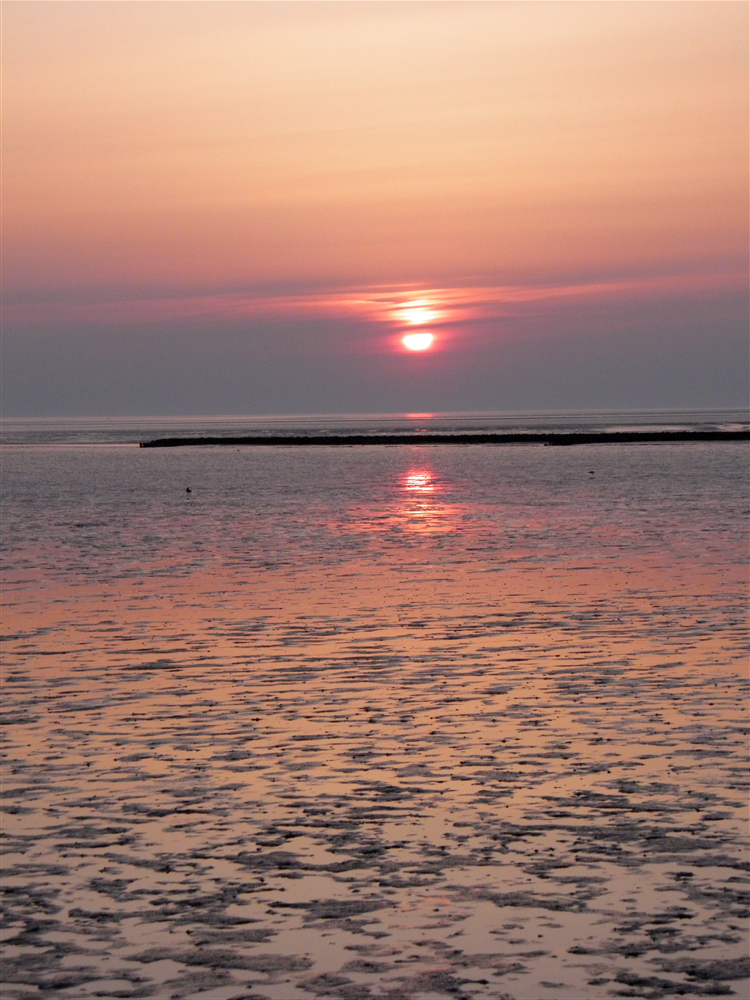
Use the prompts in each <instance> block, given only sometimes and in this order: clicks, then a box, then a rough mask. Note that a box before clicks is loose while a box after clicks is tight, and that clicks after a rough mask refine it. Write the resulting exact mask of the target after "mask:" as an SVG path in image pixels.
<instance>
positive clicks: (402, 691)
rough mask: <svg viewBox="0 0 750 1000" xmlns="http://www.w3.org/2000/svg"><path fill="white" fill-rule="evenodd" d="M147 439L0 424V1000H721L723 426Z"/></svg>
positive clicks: (738, 752) (725, 652) (131, 430)
mask: <svg viewBox="0 0 750 1000" xmlns="http://www.w3.org/2000/svg"><path fill="white" fill-rule="evenodd" d="M460 419H461V421H464V423H460V426H466V421H470V420H474V421H477V420H478V419H479V418H478V417H477V416H476V415H474V416H469V417H466V416H464V417H461V418H460ZM481 419H489V418H484V417H482V418H481ZM493 419H494V420H495V426H497V420H498V419H501V418H498V417H494V418H493ZM502 419H505V418H502ZM534 419H537V418H534ZM539 419H544V418H539ZM549 419H552V418H549ZM570 419H571V420H587V421H589V423H588V424H587V426H590V422H591V420H592V419H595V418H592V417H591V416H585V417H580V416H577V417H574V418H573V417H572V418H570ZM596 419H598V420H599V421H600V423H602V422H603V423H605V424H606V425H607V426H611V425H613V424H622V425H627V423H628V420H632V419H633V418H632V416H631V417H627V418H625V417H620V416H616V417H614V416H612V415H610V416H609V417H607V418H606V420H604V418H601V417H599V418H596ZM737 419H738V418H737V417H736V415H735V416H731V415H709V416H705V417H701V418H700V422H711V421H714V422H716V423H722V422H730V423H731V422H732V421H735V420H737ZM656 420H657V417H655V416H654V415H651V416H648V417H643V419H641V418H639V421H640V422H641V423H643V422H647V423H648V422H649V421H656ZM670 420H674V421H677V422H681V418H677V417H674V416H672V417H670V416H664V415H661V416H659V417H658V421H657V422H659V423H661V424H664V423H669V421H670ZM450 421H453V423H452V424H451V426H453V425H456V424H457V421H458V418H456V417H455V416H454V417H451V418H444V422H445V423H450ZM176 423H180V422H174V421H173V422H166V421H162V422H159V425H158V427H156V428H155V425H154V423H141V424H137V423H135V422H123V423H122V424H118V426H117V427H116V428H114V429H113V428H112V425H111V422H109V423H108V424H106V425H96V424H94V423H92V422H87V423H85V424H81V423H77V424H73V423H71V424H68V425H65V426H62V427H60V426H51V425H50V424H48V423H47V424H40V423H36V424H30V423H28V422H27V423H25V424H23V425H22V424H21V423H17V424H13V425H10V424H6V427H5V440H6V441H10V442H11V443H10V444H9V445H8V446H6V447H5V448H4V450H3V455H2V466H3V468H2V473H3V475H2V488H3V497H2V503H3V519H2V541H3V546H4V555H3V603H4V610H3V631H4V643H3V649H4V655H3V672H2V681H3V699H2V709H3V721H4V723H5V725H4V726H3V730H4V735H5V741H4V765H3V791H4V796H5V798H4V806H3V808H4V813H3V823H2V836H3V841H4V869H5V873H4V877H3V889H4V893H5V908H4V911H3V941H4V945H3V958H4V961H3V976H4V979H5V981H6V982H5V985H4V986H3V988H2V994H1V995H2V997H3V998H28V997H33V996H37V995H46V994H47V993H48V992H51V991H54V992H55V995H59V996H69V997H76V998H81V997H88V996H99V997H101V996H104V997H164V998H167V997H170V998H171V997H185V998H187V997H202V998H211V1000H229V998H239V997H248V998H249V997H253V996H254V997H267V998H272V1000H287V998H297V997H299V998H315V997H337V998H342V1000H354V998H357V1000H359V998H368V997H369V998H378V997H383V998H386V997H387V998H389V1000H405V998H419V1000H428V998H429V1000H432V998H439V997H446V996H452V997H463V998H483V997H495V998H499V997H512V998H517V1000H522V998H528V1000H537V998H540V997H550V998H555V1000H556V998H559V997H571V998H575V1000H578V998H600V997H609V996H636V997H672V996H675V995H678V994H685V993H687V994H695V995H730V996H731V995H736V996H741V997H742V996H747V990H748V981H750V969H749V968H748V964H749V963H748V961H747V929H748V928H747V925H748V919H747V918H748V891H747V890H748V871H749V869H750V865H748V856H747V849H746V844H747V839H746V833H747V816H746V802H747V768H746V760H745V759H744V757H743V751H744V749H745V745H746V733H747V715H746V712H745V709H744V701H743V699H744V697H745V695H746V682H747V662H748V660H747V596H748V593H747V592H748V586H747V562H746V557H747V520H748V519H747V514H748V510H747V503H748V501H747V496H748V491H747V458H748V449H747V446H746V445H743V444H734V443H732V444H712V445H704V444H683V445H663V444H661V445H632V446H616V447H607V446H582V447H576V448H566V449H563V448H544V447H533V446H523V447H508V446H505V447H498V446H467V447H462V448H457V447H440V446H427V447H421V448H416V447H400V446H399V447H391V448H383V447H372V448H331V449H327V448H316V449H314V451H309V452H308V451H306V450H305V449H298V450H290V449H275V448H265V449H259V450H254V449H251V448H246V449H240V450H235V449H230V448H219V449H211V448H207V449H186V450H179V449H177V450H173V451H161V450H154V451H151V450H141V449H138V448H135V447H133V446H132V444H128V443H127V442H132V441H136V440H138V439H139V438H140V437H148V436H156V435H155V434H154V435H152V431H153V430H154V429H156V431H157V432H161V431H162V430H168V431H172V430H173V429H174V427H175V424H176ZM225 423H226V426H227V428H228V430H229V431H232V432H234V430H235V429H236V426H237V424H236V423H232V422H231V421H226V422H225ZM269 423H272V422H269ZM530 423H531V418H529V420H528V421H527V425H529V424H530ZM351 425H352V424H351V421H349V423H347V422H346V421H344V422H342V421H339V422H338V423H336V424H335V426H336V427H337V428H338V427H341V426H351ZM372 425H373V426H375V427H376V428H377V429H380V427H382V424H376V422H374V421H373V422H372ZM405 425H406V424H405ZM180 426H181V427H184V426H185V424H184V422H182V423H181V424H180ZM193 426H195V427H196V429H197V431H198V432H200V430H201V429H202V430H208V431H209V432H214V430H215V426H216V424H215V423H210V422H209V423H205V422H204V423H203V424H202V425H201V426H200V427H198V425H197V424H196V425H193ZM247 426H248V424H247V423H245V424H243V427H247ZM320 426H322V425H320ZM505 426H507V424H506V425H505ZM536 426H538V424H536ZM566 426H570V423H568V424H567V425H566ZM276 427H277V425H276V424H274V425H273V428H272V429H273V430H276ZM316 429H319V425H311V432H314V431H315V430H316ZM323 429H326V427H323ZM188 487H189V489H190V492H187V488H188Z"/></svg>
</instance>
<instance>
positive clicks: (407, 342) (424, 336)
mask: <svg viewBox="0 0 750 1000" xmlns="http://www.w3.org/2000/svg"><path fill="white" fill-rule="evenodd" d="M434 339H435V338H434V337H433V335H432V334H431V333H407V334H406V336H404V337H402V338H401V343H402V344H403V345H404V347H405V348H406V349H407V350H408V351H426V350H427V348H428V347H431V346H432V342H433V340H434Z"/></svg>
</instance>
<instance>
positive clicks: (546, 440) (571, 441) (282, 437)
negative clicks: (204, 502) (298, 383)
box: [140, 430, 750, 448]
mask: <svg viewBox="0 0 750 1000" xmlns="http://www.w3.org/2000/svg"><path fill="white" fill-rule="evenodd" d="M683 441H750V430H730V431H727V430H725V431H722V430H675V431H667V430H665V431H637V430H636V431H574V432H572V433H565V432H562V431H547V432H536V431H530V432H525V431H524V432H519V433H516V434H512V433H510V434H506V433H503V432H502V431H499V432H495V431H480V432H476V433H460V432H458V433H455V434H442V433H433V432H430V431H425V432H424V433H420V434H410V433H404V434H317V435H312V434H304V435H303V434H268V435H261V434H248V435H242V436H239V437H238V436H234V437H165V438H155V439H154V440H153V441H141V443H140V447H141V448H185V447H196V446H200V447H205V446H208V445H220V446H221V445H223V446H225V447H226V446H230V445H231V446H233V447H239V446H245V445H251V446H253V447H259V446H260V447H269V446H273V447H279V446H282V447H305V448H310V447H316V446H321V445H325V446H326V447H331V446H334V447H335V446H345V447H352V446H359V445H392V444H402V445H403V444H409V445H414V444H542V445H551V446H570V445H576V444H641V443H643V444H648V443H658V442H663V443H664V444H676V443H679V442H683Z"/></svg>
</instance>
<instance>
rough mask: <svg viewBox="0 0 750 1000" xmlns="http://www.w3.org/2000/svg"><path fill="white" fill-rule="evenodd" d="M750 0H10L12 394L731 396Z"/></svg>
mask: <svg viewBox="0 0 750 1000" xmlns="http://www.w3.org/2000/svg"><path fill="white" fill-rule="evenodd" d="M749 9H750V8H749V7H748V4H746V3H745V2H726V3H725V2H707V3H702V2H681V0H675V2H644V3H641V2H637V0H636V2H630V0H625V2H598V0H592V2H580V3H577V2H574V3H567V2H564V0H561V2H555V3H552V2H547V3H545V2H529V3H526V2H523V0H520V2H517V0H513V2H507V3H502V2H501V3H493V2H487V3H474V2H457V3H432V2H414V3H398V2H396V3H386V2H375V3H367V2H351V3H347V2H342V3H318V2H302V3H283V2H270V3H263V2H237V3H224V2H221V0H211V2H195V3H193V2H189V3H187V2H186V3H183V2H180V0H177V2H171V3H151V2H141V3H136V2H103V0H102V2H97V0H94V2H87V3H78V2H65V3H55V2H37V0H34V2H15V0H11V2H6V3H5V4H4V5H3V13H2V19H3V118H4V137H3V245H4V246H3V250H4V253H3V256H4V268H3V397H4V404H3V407H4V413H5V415H8V416H10V415H97V414H101V415H116V414H123V415H125V414H191V413H216V414H219V413H298V412H299V413H303V412H308V413H309V412H319V413H323V412H329V413H334V412H404V411H406V412H408V411H416V410H430V411H438V410H513V409H537V410H538V409H561V408H599V409H601V408H622V407H627V408H629V407H632V408H643V407H645V408H662V407H663V408H667V407H722V406H725V407H736V406H742V405H745V404H746V403H747V396H748V297H747V281H748V11H749ZM416 332H420V333H425V334H426V333H430V334H431V335H432V338H433V339H432V341H431V342H430V345H429V347H427V349H426V350H419V351H409V350H407V349H406V348H405V347H404V344H403V337H404V335H406V334H409V333H411V334H413V333H416Z"/></svg>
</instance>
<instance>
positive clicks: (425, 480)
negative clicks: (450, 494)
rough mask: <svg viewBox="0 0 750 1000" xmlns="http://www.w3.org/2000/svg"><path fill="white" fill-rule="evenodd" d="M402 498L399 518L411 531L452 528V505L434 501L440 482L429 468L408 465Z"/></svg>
mask: <svg viewBox="0 0 750 1000" xmlns="http://www.w3.org/2000/svg"><path fill="white" fill-rule="evenodd" d="M401 489H402V493H403V500H402V502H401V504H400V505H399V508H398V518H399V520H400V521H401V522H402V523H404V524H405V526H406V528H407V529H408V530H410V531H418V532H422V533H429V534H432V533H433V532H438V531H452V530H453V529H454V528H455V526H456V525H455V523H454V518H453V516H452V515H453V512H454V505H452V504H445V503H437V502H436V500H435V495H436V494H439V493H440V489H441V487H440V483H439V481H438V479H437V477H436V476H435V475H434V473H433V472H432V471H431V470H429V469H410V470H409V471H408V472H407V473H406V475H404V476H403V478H402V479H401Z"/></svg>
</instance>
